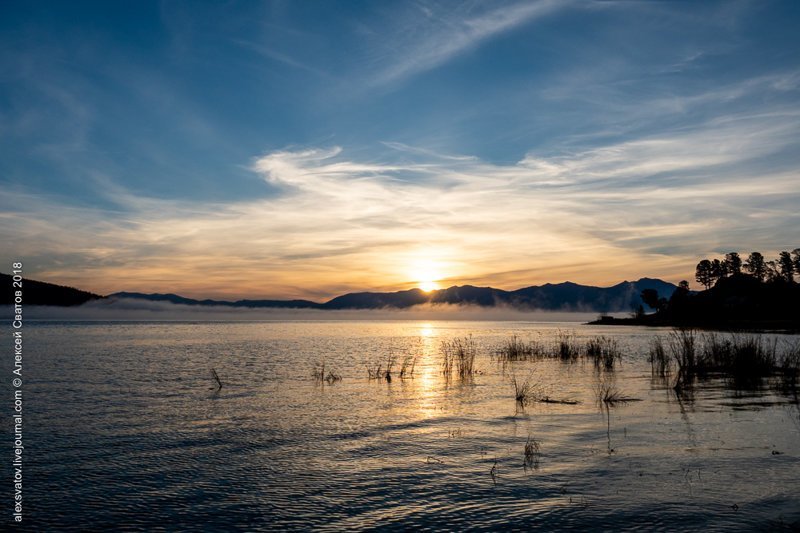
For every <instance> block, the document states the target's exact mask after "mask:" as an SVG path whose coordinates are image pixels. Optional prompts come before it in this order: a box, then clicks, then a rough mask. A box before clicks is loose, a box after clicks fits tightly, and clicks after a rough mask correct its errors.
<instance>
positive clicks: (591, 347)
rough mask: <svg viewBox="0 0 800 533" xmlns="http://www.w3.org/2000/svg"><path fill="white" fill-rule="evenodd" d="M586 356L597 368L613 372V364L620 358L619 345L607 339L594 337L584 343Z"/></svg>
mask: <svg viewBox="0 0 800 533" xmlns="http://www.w3.org/2000/svg"><path fill="white" fill-rule="evenodd" d="M585 351H586V355H587V356H588V357H589V358H591V359H593V360H594V364H595V366H596V367H598V368H604V369H605V370H613V369H614V363H615V361H617V360H618V359H620V358H621V357H622V354H621V352H620V350H619V344H618V343H617V341H616V340H614V339H610V338H608V337H595V338H593V339H589V340H588V341H587V342H586V348H585Z"/></svg>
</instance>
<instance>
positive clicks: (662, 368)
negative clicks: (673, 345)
mask: <svg viewBox="0 0 800 533" xmlns="http://www.w3.org/2000/svg"><path fill="white" fill-rule="evenodd" d="M648 359H649V361H650V371H651V373H652V374H653V376H659V377H662V378H663V377H666V376H667V375H669V374H670V372H671V366H670V359H669V356H668V355H667V350H666V348H665V347H664V339H662V338H661V337H656V338H654V339H653V340H652V341H650V354H649V356H648Z"/></svg>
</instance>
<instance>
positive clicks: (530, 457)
mask: <svg viewBox="0 0 800 533" xmlns="http://www.w3.org/2000/svg"><path fill="white" fill-rule="evenodd" d="M540 456H541V448H540V443H539V441H538V440H536V439H534V438H533V437H531V436H530V435H528V440H527V441H525V455H524V461H523V466H524V467H525V469H526V470H527V469H529V468H530V469H532V470H537V469H538V468H539V459H540Z"/></svg>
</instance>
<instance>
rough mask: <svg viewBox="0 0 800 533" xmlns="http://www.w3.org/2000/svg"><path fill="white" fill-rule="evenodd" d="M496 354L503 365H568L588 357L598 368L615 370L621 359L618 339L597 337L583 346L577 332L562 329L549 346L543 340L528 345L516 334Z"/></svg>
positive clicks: (529, 342)
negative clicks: (552, 362)
mask: <svg viewBox="0 0 800 533" xmlns="http://www.w3.org/2000/svg"><path fill="white" fill-rule="evenodd" d="M496 353H497V358H498V360H500V361H501V362H510V361H529V360H539V359H559V360H561V361H563V362H566V363H574V362H577V361H579V360H581V358H588V359H590V360H592V361H594V363H595V365H596V366H597V367H598V368H603V369H606V370H613V369H614V364H615V362H616V361H618V360H620V359H621V357H622V353H621V351H620V349H619V344H618V343H617V341H616V340H615V339H611V338H609V337H594V338H592V339H589V340H588V341H586V342H585V343H582V342H580V341H579V340H578V338H577V337H576V336H575V334H574V333H568V332H564V331H560V330H559V331H558V332H557V333H556V336H555V338H554V339H553V341H552V342H551V343H550V344H549V345H548V344H545V343H543V342H541V341H528V342H525V341H522V340H520V339H519V338H518V337H517V336H516V335H513V336H512V337H511V339H509V340H507V341H505V343H504V344H503V345H502V346H500V347H499V348H498V349H497V352H496Z"/></svg>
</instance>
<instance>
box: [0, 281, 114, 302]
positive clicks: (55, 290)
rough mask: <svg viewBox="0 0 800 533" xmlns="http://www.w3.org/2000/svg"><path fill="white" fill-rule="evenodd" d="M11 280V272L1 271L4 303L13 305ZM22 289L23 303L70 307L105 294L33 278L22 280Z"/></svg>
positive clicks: (97, 298) (99, 297)
mask: <svg viewBox="0 0 800 533" xmlns="http://www.w3.org/2000/svg"><path fill="white" fill-rule="evenodd" d="M11 282H12V278H11V276H10V275H9V274H3V273H0V283H2V284H3V292H2V295H3V296H2V305H11V304H13V303H14V290H15V289H14V288H13V287H12V285H11ZM22 291H23V298H24V300H23V305H53V306H60V307H68V306H73V305H81V304H84V303H86V302H88V301H91V300H99V299H101V298H103V296H100V295H99V294H93V293H91V292H86V291H82V290H80V289H74V288H72V287H65V286H63V285H55V284H53V283H46V282H44V281H35V280H32V279H23V280H22Z"/></svg>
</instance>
